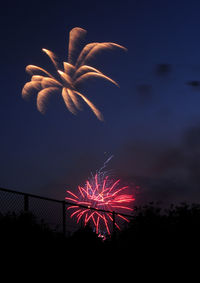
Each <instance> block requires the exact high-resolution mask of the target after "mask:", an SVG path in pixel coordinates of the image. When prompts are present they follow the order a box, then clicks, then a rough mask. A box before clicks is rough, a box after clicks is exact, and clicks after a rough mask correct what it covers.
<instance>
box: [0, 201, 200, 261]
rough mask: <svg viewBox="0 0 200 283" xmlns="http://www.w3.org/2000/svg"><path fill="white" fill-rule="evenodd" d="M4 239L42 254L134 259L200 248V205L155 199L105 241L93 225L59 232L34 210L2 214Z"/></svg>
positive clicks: (138, 209) (180, 252)
mask: <svg viewBox="0 0 200 283" xmlns="http://www.w3.org/2000/svg"><path fill="white" fill-rule="evenodd" d="M0 231H1V232H0V233H1V243H3V244H4V246H6V245H7V246H10V245H11V247H15V246H17V247H18V248H19V250H23V249H24V248H26V249H27V250H28V251H29V254H30V251H32V252H34V253H36V252H37V253H39V254H40V256H41V254H42V256H44V257H45V256H46V251H47V250H48V252H49V251H50V252H51V253H52V254H53V253H55V252H56V253H57V255H58V254H59V253H61V251H62V253H63V254H65V253H66V254H67V255H68V256H69V254H70V253H72V254H74V256H76V255H77V253H79V255H80V254H85V253H86V254H98V256H99V255H102V254H104V253H105V254H106V253H107V252H108V253H107V254H112V255H115V254H116V258H118V257H119V255H120V254H121V253H122V254H126V256H130V257H131V258H132V260H136V259H138V257H139V258H140V257H142V258H143V257H145V259H148V260H150V259H151V257H152V256H153V255H154V256H155V255H156V256H157V258H159V257H160V256H162V257H163V256H166V255H170V256H173V257H175V258H177V257H178V256H180V255H181V254H182V253H183V254H184V256H186V254H187V253H188V252H191V253H192V252H194V251H196V252H197V251H198V250H199V246H200V244H199V239H200V205H199V204H191V205H189V204H186V203H182V204H180V205H177V206H175V205H171V206H170V207H169V208H168V209H163V208H161V207H159V206H158V205H156V204H154V203H150V204H148V205H145V206H142V207H136V208H135V215H134V217H133V219H132V220H131V221H130V223H129V224H128V226H127V227H126V228H125V229H124V230H122V231H121V232H118V233H117V237H116V239H115V241H113V240H112V238H108V239H107V240H105V241H102V239H100V238H99V237H98V235H96V234H95V233H94V232H93V230H92V228H91V227H90V226H86V227H82V228H80V229H79V230H78V231H76V232H75V233H74V234H72V236H70V237H66V238H65V237H63V236H62V234H59V233H55V232H54V231H52V230H51V229H50V228H49V227H48V226H47V225H46V224H45V223H38V222H37V221H36V218H35V217H34V215H32V214H31V213H21V214H19V215H16V214H14V213H13V214H7V215H0Z"/></svg>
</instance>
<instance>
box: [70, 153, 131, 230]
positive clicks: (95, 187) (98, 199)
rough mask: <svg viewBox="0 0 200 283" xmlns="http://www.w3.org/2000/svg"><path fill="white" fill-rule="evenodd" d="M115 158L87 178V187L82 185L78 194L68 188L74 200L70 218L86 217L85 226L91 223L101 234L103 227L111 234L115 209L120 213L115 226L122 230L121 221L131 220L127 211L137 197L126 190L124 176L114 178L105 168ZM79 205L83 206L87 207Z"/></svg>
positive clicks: (71, 200) (84, 218)
mask: <svg viewBox="0 0 200 283" xmlns="http://www.w3.org/2000/svg"><path fill="white" fill-rule="evenodd" d="M111 158H112V156H111V157H110V158H109V159H108V160H107V161H106V162H104V165H103V166H102V167H101V169H99V170H98V171H97V172H96V174H95V175H92V177H91V178H89V179H88V180H87V181H86V184H85V186H83V187H82V186H78V192H77V193H73V192H71V191H69V190H67V194H68V196H67V197H66V198H65V199H66V200H68V201H70V202H73V203H74V205H71V206H69V207H68V209H67V210H69V211H71V215H70V217H71V218H73V217H76V219H77V220H76V222H77V223H79V221H80V219H82V220H83V222H84V225H86V224H87V223H88V222H90V223H92V225H93V226H94V227H95V230H96V233H97V234H99V232H100V230H101V231H106V232H107V234H110V224H111V223H112V222H113V218H112V212H113V211H115V212H116V221H115V226H116V227H117V228H118V229H120V225H119V223H120V221H126V222H129V219H128V218H127V217H125V215H123V213H124V212H126V213H127V212H132V211H133V208H132V207H131V206H130V205H132V203H133V202H134V200H135V198H134V197H133V195H131V194H128V193H126V191H127V190H128V186H122V187H121V186H120V179H117V180H115V181H114V180H113V179H111V178H109V176H108V175H105V174H104V172H103V171H102V170H103V169H104V168H105V167H106V165H107V163H108V162H109V161H110V159H111ZM79 205H83V206H84V208H83V207H81V206H79ZM103 210H105V212H104V211H103ZM120 213H122V214H120Z"/></svg>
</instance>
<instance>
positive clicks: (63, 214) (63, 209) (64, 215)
mask: <svg viewBox="0 0 200 283" xmlns="http://www.w3.org/2000/svg"><path fill="white" fill-rule="evenodd" d="M62 218H63V219H62V226H63V227H62V232H63V235H64V236H65V235H66V206H65V201H64V200H63V202H62Z"/></svg>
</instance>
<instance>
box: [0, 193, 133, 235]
mask: <svg viewBox="0 0 200 283" xmlns="http://www.w3.org/2000/svg"><path fill="white" fill-rule="evenodd" d="M72 205H74V203H70V202H67V201H64V200H57V199H53V198H47V197H43V196H39V195H34V194H29V193H23V192H19V191H14V190H9V189H5V188H0V213H1V214H2V215H6V214H9V213H16V214H19V213H21V212H31V213H32V214H33V215H34V216H35V217H36V219H37V221H38V222H43V223H45V224H47V225H48V226H49V228H51V229H52V230H53V231H55V232H61V233H62V234H63V235H64V236H69V235H71V234H73V232H75V231H76V230H78V229H79V228H80V227H82V226H83V222H82V220H80V221H79V222H78V223H76V222H75V221H74V219H72V218H70V212H69V210H68V208H69V207H70V206H72ZM78 206H79V207H80V209H82V208H86V209H88V210H90V211H91V210H92V211H95V210H97V209H95V208H91V207H86V206H84V205H78ZM98 212H101V213H102V214H108V213H109V215H110V218H111V220H112V221H111V224H109V230H110V232H111V234H112V236H114V235H115V234H116V227H117V224H116V222H115V221H116V217H117V216H119V215H120V216H121V217H126V218H129V219H131V218H132V217H133V216H132V215H126V214H122V213H118V212H115V211H107V210H103V209H98Z"/></svg>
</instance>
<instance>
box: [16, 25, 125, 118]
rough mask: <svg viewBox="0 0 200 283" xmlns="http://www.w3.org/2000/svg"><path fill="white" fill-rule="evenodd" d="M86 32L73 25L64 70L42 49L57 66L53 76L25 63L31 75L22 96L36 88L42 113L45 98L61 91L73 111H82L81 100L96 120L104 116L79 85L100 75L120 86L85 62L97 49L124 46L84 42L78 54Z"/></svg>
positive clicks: (68, 106)
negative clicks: (85, 43)
mask: <svg viewBox="0 0 200 283" xmlns="http://www.w3.org/2000/svg"><path fill="white" fill-rule="evenodd" d="M86 33H87V31H86V30H84V29H82V28H79V27H76V28H73V29H72V30H71V31H70V34H69V46H68V62H63V64H62V67H61V68H63V70H61V69H60V68H59V66H60V64H59V62H58V58H57V56H56V55H55V54H54V53H53V52H52V51H50V50H48V49H45V48H43V49H42V50H43V52H44V53H46V55H47V56H48V57H49V59H50V60H51V62H52V64H53V65H54V67H55V69H56V75H52V74H50V73H49V72H48V71H46V70H45V69H43V68H41V67H38V66H35V65H28V66H27V67H26V71H27V72H28V73H29V74H30V75H31V76H32V78H31V81H30V82H28V83H26V84H25V85H24V87H23V90H22V97H23V98H25V99H26V98H28V97H29V95H30V94H32V92H33V91H34V90H35V91H37V93H38V98H37V109H38V110H39V111H40V112H41V113H45V106H46V100H47V99H48V97H49V94H51V93H52V92H55V91H56V92H60V93H61V94H62V98H63V100H64V102H65V105H66V107H67V109H68V110H69V111H70V112H71V113H73V114H76V112H77V111H76V110H81V109H82V108H81V104H80V100H81V99H82V100H83V101H84V102H85V103H86V104H87V105H88V106H89V107H90V109H91V110H92V111H93V113H94V114H95V115H96V117H97V118H98V119H99V120H102V121H103V115H102V114H101V112H100V111H99V110H98V109H97V107H96V106H95V105H94V104H93V103H92V102H91V101H90V100H89V99H88V98H87V97H86V96H85V95H84V94H82V93H81V92H80V91H79V88H78V84H79V83H80V82H84V81H85V80H87V79H89V78H103V79H105V80H107V81H110V82H111V83H113V84H115V85H116V86H119V85H118V84H117V83H116V82H115V81H114V80H112V79H111V78H110V77H108V76H106V75H105V74H103V73H102V72H100V71H99V70H98V69H96V68H94V67H92V66H89V65H86V61H88V60H89V59H91V58H93V56H95V55H96V54H97V53H98V52H99V51H101V50H104V49H113V48H114V47H117V48H120V49H123V50H127V49H126V48H125V47H123V46H121V45H119V44H116V43H113V42H103V43H99V42H93V43H89V44H87V45H85V47H83V49H82V51H81V52H80V53H79V54H77V50H78V47H79V45H80V42H81V41H82V40H83V38H84V37H85V35H86Z"/></svg>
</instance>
